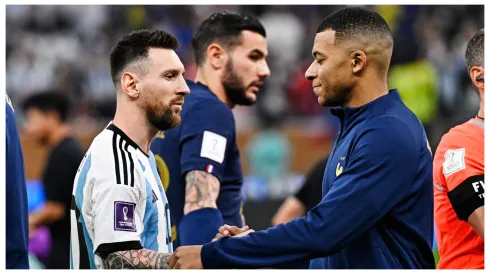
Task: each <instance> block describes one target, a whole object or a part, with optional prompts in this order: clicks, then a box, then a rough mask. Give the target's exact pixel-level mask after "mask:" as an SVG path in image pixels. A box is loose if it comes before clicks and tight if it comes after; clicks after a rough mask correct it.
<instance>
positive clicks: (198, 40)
mask: <svg viewBox="0 0 490 275" xmlns="http://www.w3.org/2000/svg"><path fill="white" fill-rule="evenodd" d="M242 31H252V32H255V33H258V34H260V35H262V36H263V37H266V33H265V29H264V26H262V23H260V21H259V20H258V19H257V18H256V17H254V16H243V15H240V14H238V13H235V12H231V11H224V12H216V13H213V14H212V15H211V16H209V17H208V18H207V19H206V20H204V22H202V23H201V25H200V26H199V27H198V29H197V31H196V33H195V35H194V37H193V38H192V49H193V51H194V57H195V59H196V63H197V65H198V66H199V65H202V64H203V63H204V59H205V56H206V49H207V47H208V46H209V45H211V44H212V43H218V44H220V45H221V46H223V47H224V48H226V49H227V50H228V49H232V48H233V47H235V46H237V45H238V44H240V43H241V40H240V39H237V38H239V37H240V35H241V33H242Z"/></svg>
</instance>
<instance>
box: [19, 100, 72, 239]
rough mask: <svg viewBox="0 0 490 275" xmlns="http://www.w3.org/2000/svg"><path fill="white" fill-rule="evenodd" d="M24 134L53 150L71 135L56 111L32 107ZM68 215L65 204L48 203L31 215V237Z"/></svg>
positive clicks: (28, 112)
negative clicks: (45, 110)
mask: <svg viewBox="0 0 490 275" xmlns="http://www.w3.org/2000/svg"><path fill="white" fill-rule="evenodd" d="M24 132H25V133H26V135H27V136H29V138H31V139H33V140H34V141H35V142H36V143H37V144H39V145H40V146H43V147H47V148H48V149H49V148H52V147H53V146H55V145H56V144H58V143H59V142H60V141H61V140H62V139H64V138H65V137H67V136H69V135H70V132H71V130H70V127H69V126H68V125H66V124H65V123H63V122H62V121H61V119H60V117H59V115H58V114H57V113H56V112H54V111H48V112H43V111H41V110H39V109H37V108H34V107H31V108H29V109H27V110H26V122H25V124H24ZM66 214H67V213H65V208H64V206H63V204H61V203H59V202H56V201H47V202H46V203H45V204H44V205H43V206H42V208H41V209H39V210H37V211H35V212H33V213H31V214H30V215H29V235H33V234H34V232H35V230H36V229H37V228H38V227H40V226H42V225H48V224H52V223H54V222H56V221H59V220H60V219H62V218H63V217H64V216H65V215H66Z"/></svg>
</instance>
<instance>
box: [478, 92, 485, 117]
mask: <svg viewBox="0 0 490 275" xmlns="http://www.w3.org/2000/svg"><path fill="white" fill-rule="evenodd" d="M484 101H485V100H484V99H483V97H482V98H481V99H480V110H479V111H478V115H477V117H476V119H478V120H480V121H484V119H485V103H484Z"/></svg>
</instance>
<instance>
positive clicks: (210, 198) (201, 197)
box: [184, 170, 219, 214]
mask: <svg viewBox="0 0 490 275" xmlns="http://www.w3.org/2000/svg"><path fill="white" fill-rule="evenodd" d="M185 182H186V188H185V205H184V214H188V213H189V212H192V211H194V210H197V209H200V208H204V207H212V208H217V206H216V200H217V199H218V195H219V180H218V179H217V178H216V177H215V176H213V175H211V174H209V173H207V172H204V171H197V170H194V171H190V172H188V173H187V174H186V176H185Z"/></svg>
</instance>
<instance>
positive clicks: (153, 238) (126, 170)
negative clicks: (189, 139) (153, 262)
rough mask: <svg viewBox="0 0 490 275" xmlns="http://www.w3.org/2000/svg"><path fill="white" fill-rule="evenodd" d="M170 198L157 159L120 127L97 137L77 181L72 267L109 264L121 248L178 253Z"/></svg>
mask: <svg viewBox="0 0 490 275" xmlns="http://www.w3.org/2000/svg"><path fill="white" fill-rule="evenodd" d="M169 214H170V212H169V210H168V202H167V198H166V196H165V192H164V191H163V186H162V184H161V182H160V179H159V177H158V173H157V168H156V164H155V158H154V157H153V154H152V153H151V152H150V154H149V155H147V154H145V153H144V152H143V151H142V150H141V149H140V148H139V147H138V145H137V144H136V143H135V142H134V141H133V140H131V139H130V138H129V137H128V136H127V135H126V134H125V133H124V132H123V131H122V130H121V129H119V128H118V127H117V126H116V125H114V124H110V125H109V126H108V127H107V128H106V129H104V130H103V131H102V133H100V134H99V135H98V136H97V137H95V139H94V141H93V142H92V145H91V146H90V148H89V150H88V152H87V154H86V155H85V157H84V159H83V160H82V163H81V164H80V168H79V169H78V172H77V175H76V177H75V182H74V185H73V197H72V210H71V239H70V247H71V249H70V250H71V261H70V266H71V268H72V269H82V268H83V269H85V268H92V269H95V268H103V264H102V259H103V257H104V255H108V254H110V253H112V252H116V251H125V250H136V249H141V248H146V249H150V250H154V251H159V252H165V253H172V252H173V249H172V243H171V236H170V217H169Z"/></svg>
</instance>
